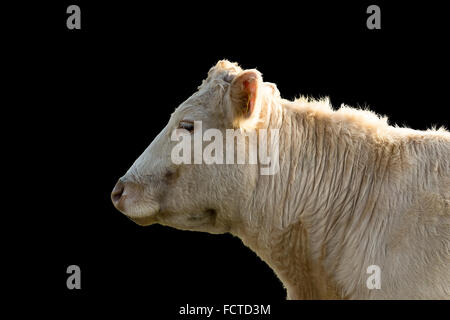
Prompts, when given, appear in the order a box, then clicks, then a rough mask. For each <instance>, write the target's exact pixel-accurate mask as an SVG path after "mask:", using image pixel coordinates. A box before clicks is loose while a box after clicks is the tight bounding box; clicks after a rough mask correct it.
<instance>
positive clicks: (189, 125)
mask: <svg viewBox="0 0 450 320" xmlns="http://www.w3.org/2000/svg"><path fill="white" fill-rule="evenodd" d="M178 128H179V129H186V130H187V131H189V132H192V131H193V130H194V122H192V121H188V120H182V121H180V123H179V124H178Z"/></svg>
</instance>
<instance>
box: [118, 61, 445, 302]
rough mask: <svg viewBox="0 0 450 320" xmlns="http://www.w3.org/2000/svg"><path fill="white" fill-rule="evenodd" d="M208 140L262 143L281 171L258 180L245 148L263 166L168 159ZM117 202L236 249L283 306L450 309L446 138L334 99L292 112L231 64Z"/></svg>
mask: <svg viewBox="0 0 450 320" xmlns="http://www.w3.org/2000/svg"><path fill="white" fill-rule="evenodd" d="M424 112H426V111H424ZM197 124H201V127H200V126H198V125H197ZM207 130H215V131H214V132H215V134H216V136H215V137H216V139H217V137H219V136H220V133H222V134H223V135H222V136H227V133H228V131H229V130H233V132H234V136H232V138H233V139H234V138H236V141H237V140H238V138H239V137H241V136H244V140H242V141H244V142H245V141H247V140H249V137H250V136H251V134H254V135H256V136H261V132H264V137H265V139H266V140H267V141H265V145H266V151H267V154H268V156H269V157H271V158H270V159H271V160H275V161H272V162H274V163H275V162H276V170H272V172H269V173H267V172H266V173H263V172H262V171H261V169H262V167H264V165H263V164H262V163H260V162H259V160H260V158H261V157H260V154H257V155H256V156H255V155H252V154H251V153H252V152H254V151H253V150H254V149H252V148H250V147H249V146H250V145H251V143H248V144H247V145H246V146H244V147H243V148H241V149H239V148H237V150H240V152H241V153H245V156H246V158H245V159H248V158H251V157H252V156H254V158H255V157H256V158H257V159H258V161H257V162H256V163H250V162H249V161H244V162H243V163H242V162H240V163H228V162H227V163H223V162H220V161H215V162H214V161H212V162H211V161H209V162H207V161H197V162H195V161H193V162H188V161H185V162H180V161H174V149H175V148H177V147H179V143H180V140H181V138H180V137H183V138H186V139H190V140H187V141H188V145H189V144H190V143H191V141H193V143H194V144H195V136H196V134H200V136H201V135H202V133H205V134H206V131H207ZM263 130H266V131H263ZM275 133H276V134H275ZM227 137H228V136H227ZM203 138H204V137H203ZM245 139H247V140H245ZM210 140H212V139H211V137H210ZM252 141H253V144H254V143H255V141H254V140H252ZM233 143H234V140H233ZM260 143H261V140H256V144H257V145H258V146H259V144H260ZM195 148H197V151H200V155H202V151H205V149H206V148H207V146H205V145H202V146H201V147H200V150H198V146H197V147H195V146H194V149H195ZM185 151H186V150H185ZM229 151H230V150H228V149H226V150H224V149H222V150H219V149H216V151H215V153H217V154H218V153H220V152H223V153H224V154H223V155H224V157H226V156H227V155H226V154H225V153H226V152H229ZM231 151H234V150H233V149H231ZM197 153H198V152H197ZM175 154H177V152H175ZM274 155H275V156H274ZM193 157H195V155H194V156H193V155H191V156H189V155H188V156H187V157H186V159H188V160H190V159H191V158H193ZM233 157H234V155H232V156H231V157H230V158H229V159H231V160H233V159H234V158H233ZM254 158H253V159H254ZM227 159H228V158H227ZM200 160H202V159H200ZM219 160H220V159H219ZM266 164H267V163H266ZM111 198H112V202H113V204H114V206H115V207H116V208H117V209H118V210H119V211H121V212H122V213H124V214H125V215H126V216H127V217H128V218H130V219H131V220H133V221H134V222H136V223H137V224H139V225H143V226H146V225H151V224H155V223H158V224H161V225H165V226H170V227H174V228H177V229H181V230H192V231H203V232H209V233H213V234H221V233H231V234H233V235H235V236H237V237H239V238H240V239H241V240H242V242H243V243H244V244H245V245H246V246H248V247H249V248H250V249H251V250H253V251H254V252H256V254H257V255H258V256H259V257H260V258H261V259H262V260H263V261H265V262H266V263H267V264H268V265H269V266H270V267H271V268H272V269H273V270H274V272H275V274H276V275H277V276H278V277H279V279H280V280H281V282H282V283H283V285H284V287H285V288H286V290H287V299H450V133H449V132H448V131H447V130H446V129H444V128H439V129H429V130H426V131H419V130H413V129H410V128H404V127H398V126H390V125H389V124H388V122H387V119H386V118H385V117H380V116H378V115H377V114H375V113H373V112H371V111H369V110H361V109H356V108H351V107H348V106H346V105H342V106H341V107H340V108H339V109H337V110H335V109H333V108H332V106H331V105H330V102H329V99H328V98H322V99H313V98H308V97H304V96H301V97H300V98H298V99H295V100H294V101H289V100H286V99H283V98H282V97H281V96H280V93H279V90H278V89H277V86H276V85H275V84H273V83H269V82H265V81H263V79H262V75H261V73H260V72H259V71H258V70H256V69H247V70H244V69H242V68H241V67H240V66H239V65H238V64H236V63H231V62H229V61H227V60H221V61H219V62H218V63H217V64H216V65H215V66H214V67H212V68H211V69H210V70H209V72H208V75H207V78H206V79H205V80H203V82H202V84H201V85H200V86H199V87H198V91H196V92H195V93H194V94H193V95H192V96H191V97H189V98H188V99H187V100H186V101H184V102H183V103H182V104H181V105H180V106H178V108H176V110H175V111H174V112H173V113H172V115H171V117H170V120H169V122H168V124H167V125H166V126H165V128H164V129H163V130H162V131H161V132H160V133H159V135H158V136H157V137H156V138H155V139H154V140H153V142H152V143H151V144H150V145H149V146H148V147H147V149H146V150H145V151H144V152H143V153H142V154H141V155H140V156H139V157H138V159H137V160H136V161H135V162H134V164H133V165H132V166H131V167H130V169H129V170H128V171H127V172H126V174H125V175H124V176H123V177H121V178H120V179H119V181H118V182H117V184H116V186H115V187H114V189H113V191H112V194H111ZM375 271H376V272H378V274H375ZM372 272H373V274H372ZM375 276H378V278H377V277H375Z"/></svg>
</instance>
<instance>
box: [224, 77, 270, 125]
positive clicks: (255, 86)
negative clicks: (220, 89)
mask: <svg viewBox="0 0 450 320" xmlns="http://www.w3.org/2000/svg"><path fill="white" fill-rule="evenodd" d="M261 85H262V77H261V73H260V72H259V71H258V70H254V69H251V70H245V71H242V72H241V73H239V74H238V75H237V76H236V77H235V78H234V79H233V81H232V82H231V89H230V96H231V101H232V104H233V109H234V110H233V111H234V112H233V113H234V119H235V120H239V119H241V120H245V119H249V118H251V117H254V116H256V113H258V112H259V109H260V106H259V104H260V99H259V95H260V94H259V93H260V89H261Z"/></svg>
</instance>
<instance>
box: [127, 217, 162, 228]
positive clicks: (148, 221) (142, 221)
mask: <svg viewBox="0 0 450 320" xmlns="http://www.w3.org/2000/svg"><path fill="white" fill-rule="evenodd" d="M128 218H130V219H131V221H133V222H134V223H136V224H138V225H140V226H143V227H145V226H149V225H152V224H154V223H156V217H155V215H151V216H148V217H128Z"/></svg>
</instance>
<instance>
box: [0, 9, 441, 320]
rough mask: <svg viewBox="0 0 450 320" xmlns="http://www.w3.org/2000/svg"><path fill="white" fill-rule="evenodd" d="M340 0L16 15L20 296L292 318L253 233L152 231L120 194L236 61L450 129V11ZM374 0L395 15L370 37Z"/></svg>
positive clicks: (15, 262) (281, 80) (412, 123)
mask: <svg viewBox="0 0 450 320" xmlns="http://www.w3.org/2000/svg"><path fill="white" fill-rule="evenodd" d="M336 2H337V1H335V2H332V1H330V2H329V3H328V2H322V1H308V2H306V1H304V2H300V1H297V2H295V4H294V3H290V4H284V3H282V2H278V1H277V2H269V3H262V2H261V3H258V2H254V3H252V2H246V4H245V6H244V5H242V3H239V2H226V3H219V2H217V3H215V2H208V3H194V2H189V3H188V2H184V3H175V2H162V3H155V4H151V3H150V2H145V3H146V4H143V3H139V2H137V1H136V2H130V1H117V2H116V1H95V3H94V1H91V2H88V1H75V0H74V1H71V2H69V1H55V2H54V3H51V2H46V3H45V4H43V3H41V4H40V3H33V4H23V5H20V6H18V7H17V8H15V9H14V13H15V14H16V15H15V18H14V19H13V21H11V22H10V23H9V25H8V29H7V30H8V32H7V34H6V36H7V38H8V40H11V42H10V43H9V44H8V45H7V46H5V47H4V48H5V51H7V53H10V55H8V58H7V59H5V64H6V65H8V66H9V67H11V69H12V70H13V72H11V73H10V74H9V75H8V77H9V81H8V84H9V89H7V90H9V92H8V93H10V94H12V95H13V98H14V99H13V102H12V103H10V104H9V106H10V108H9V110H10V111H12V112H14V113H13V116H11V117H9V118H8V117H4V118H3V121H4V122H5V123H6V122H8V119H12V120H18V124H17V125H16V126H14V131H12V133H13V135H14V139H18V141H20V142H19V143H15V142H14V143H13V144H14V146H15V147H16V148H17V149H18V150H17V151H18V152H20V151H22V153H20V154H21V155H20V156H19V155H18V154H19V153H16V154H15V156H14V157H13V159H11V160H12V162H14V163H15V164H16V165H19V166H20V167H21V168H22V169H23V170H22V171H23V173H25V177H28V179H23V180H21V181H20V182H19V183H18V186H17V187H16V190H17V191H19V192H18V194H19V195H20V196H19V197H18V199H15V198H14V200H12V198H11V202H12V201H14V202H15V204H16V206H19V207H21V208H23V209H22V210H18V211H19V212H18V213H15V217H17V218H18V219H19V220H20V223H19V226H20V227H19V229H20V230H19V231H18V232H20V234H17V238H19V237H20V239H21V240H24V241H23V243H22V242H21V245H22V247H21V249H20V250H16V249H12V250H11V253H13V255H14V258H13V259H11V260H8V261H9V262H8V264H9V266H10V267H12V269H14V270H15V271H16V272H18V273H19V276H17V277H16V276H14V280H13V281H14V282H15V283H16V285H15V288H16V289H17V292H18V294H19V296H22V295H28V294H29V295H31V296H32V297H33V298H35V299H36V298H42V299H45V301H48V302H51V303H54V304H62V305H65V306H68V308H70V307H69V306H73V309H80V308H83V307H84V306H86V305H93V304H96V303H98V302H99V301H106V303H108V301H128V302H130V301H131V302H130V303H132V304H133V302H132V301H140V302H139V303H137V302H136V303H135V304H137V305H138V306H139V308H142V309H146V310H148V312H149V314H151V312H152V310H155V308H156V309H158V310H160V311H161V310H162V309H164V308H165V307H164V306H166V307H167V310H166V311H167V318H174V316H175V314H176V311H177V310H178V309H177V308H178V306H181V305H183V304H185V303H208V302H209V303H217V304H220V303H236V302H241V303H250V302H253V303H278V304H276V305H277V306H278V309H276V308H275V310H278V312H281V311H280V310H281V309H283V308H288V309H291V311H292V309H293V307H292V304H290V305H289V304H286V303H285V304H282V302H283V301H284V299H285V296H286V292H285V290H284V289H283V287H282V285H281V283H280V281H279V280H278V279H277V278H276V276H275V275H274V273H273V272H272V271H271V270H270V269H269V267H268V266H267V265H265V263H263V262H262V261H261V260H260V259H259V258H258V257H257V256H256V255H255V254H254V253H253V252H251V251H250V250H249V249H248V248H246V247H245V246H244V245H243V244H242V243H241V241H240V240H239V239H237V238H235V237H232V236H231V235H209V234H203V233H195V232H185V231H178V230H174V229H170V228H164V227H161V226H150V227H146V228H143V227H140V226H138V225H135V224H134V223H132V222H131V221H130V220H128V219H127V218H126V217H125V216H123V215H122V214H120V213H119V212H118V211H116V210H115V209H114V207H113V205H112V204H111V201H110V192H111V190H112V188H113V186H114V184H115V182H116V180H117V179H118V178H119V177H121V176H122V175H123V174H124V173H125V171H126V170H127V169H128V167H129V166H130V165H131V164H132V163H133V161H134V160H135V159H136V158H137V157H138V156H139V155H140V153H141V152H142V151H143V150H144V149H145V148H146V146H147V145H148V144H149V143H150V142H151V141H152V140H153V138H154V137H155V136H156V135H157V134H158V133H159V131H160V130H161V129H162V128H163V127H164V126H165V124H166V123H167V121H168V119H169V116H170V114H171V113H172V112H173V110H174V109H175V108H176V107H177V106H178V105H179V104H180V103H181V102H183V101H184V100H185V99H186V98H188V97H189V96H190V95H191V94H192V93H193V92H194V91H195V90H196V87H197V86H198V85H199V84H200V83H201V80H202V79H204V78H205V77H206V73H207V71H208V70H209V68H210V67H212V66H213V65H214V64H215V63H216V62H217V61H218V60H219V59H223V58H226V59H229V60H231V61H236V62H238V63H239V64H240V65H241V66H242V67H243V68H255V67H256V68H258V70H260V71H261V72H262V73H263V77H264V79H265V80H266V81H270V82H274V83H276V84H277V85H278V88H279V90H280V92H281V95H282V96H283V97H285V98H289V99H293V98H295V97H297V96H299V95H300V94H303V95H310V96H313V97H322V96H329V97H330V99H331V102H332V104H333V106H334V107H335V108H337V107H339V105H340V104H341V103H346V104H348V105H351V106H360V107H364V106H368V107H370V109H372V110H374V111H376V112H377V113H380V114H383V115H387V116H388V117H389V119H390V123H391V124H398V125H406V126H409V127H412V128H414V129H426V128H430V127H431V126H432V125H437V126H440V125H444V126H447V125H448V116H447V115H446V113H445V112H446V110H447V109H448V102H447V100H446V98H447V97H446V93H447V86H448V80H447V70H448V62H447V59H448V56H449V52H448V51H449V50H448V49H447V46H446V44H445V43H446V42H448V39H447V38H448V34H447V32H446V30H445V12H444V10H443V8H441V7H439V6H437V5H434V4H431V3H430V4H429V5H427V6H425V5H421V6H417V5H414V4H411V3H409V2H404V3H397V6H395V7H394V6H393V4H392V3H391V4H389V3H386V2H383V1H371V2H369V1H355V2H345V4H343V3H336ZM70 4H78V5H79V6H80V8H81V24H82V29H81V30H68V29H67V28H66V19H67V16H68V15H67V14H66V8H67V6H68V5H70ZM370 4H378V5H379V6H380V7H381V25H382V29H381V30H368V29H367V28H366V19H367V17H368V14H366V8H367V6H368V5H370ZM4 15H5V16H6V15H8V12H6V11H5V12H4ZM10 132H11V131H10ZM6 137H8V136H6ZM8 140H9V141H11V139H8ZM23 151H25V152H24V153H23ZM22 154H24V155H23V156H22ZM24 194H25V195H26V196H25V197H24ZM16 195H17V193H16ZM25 208H26V209H25ZM21 211H25V212H23V213H22V212H21ZM71 264H76V265H79V266H80V267H81V271H82V289H81V290H79V291H76V290H73V291H69V290H68V289H67V288H66V278H67V274H66V268H67V266H69V265H71ZM308 306H309V307H311V309H312V308H317V306H315V305H311V304H306V305H305V304H303V305H302V306H301V307H305V308H306V307H308ZM353 306H354V305H353ZM353 306H352V307H353ZM369 308H370V306H369ZM307 309H308V308H307ZM294 311H295V310H294Z"/></svg>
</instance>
